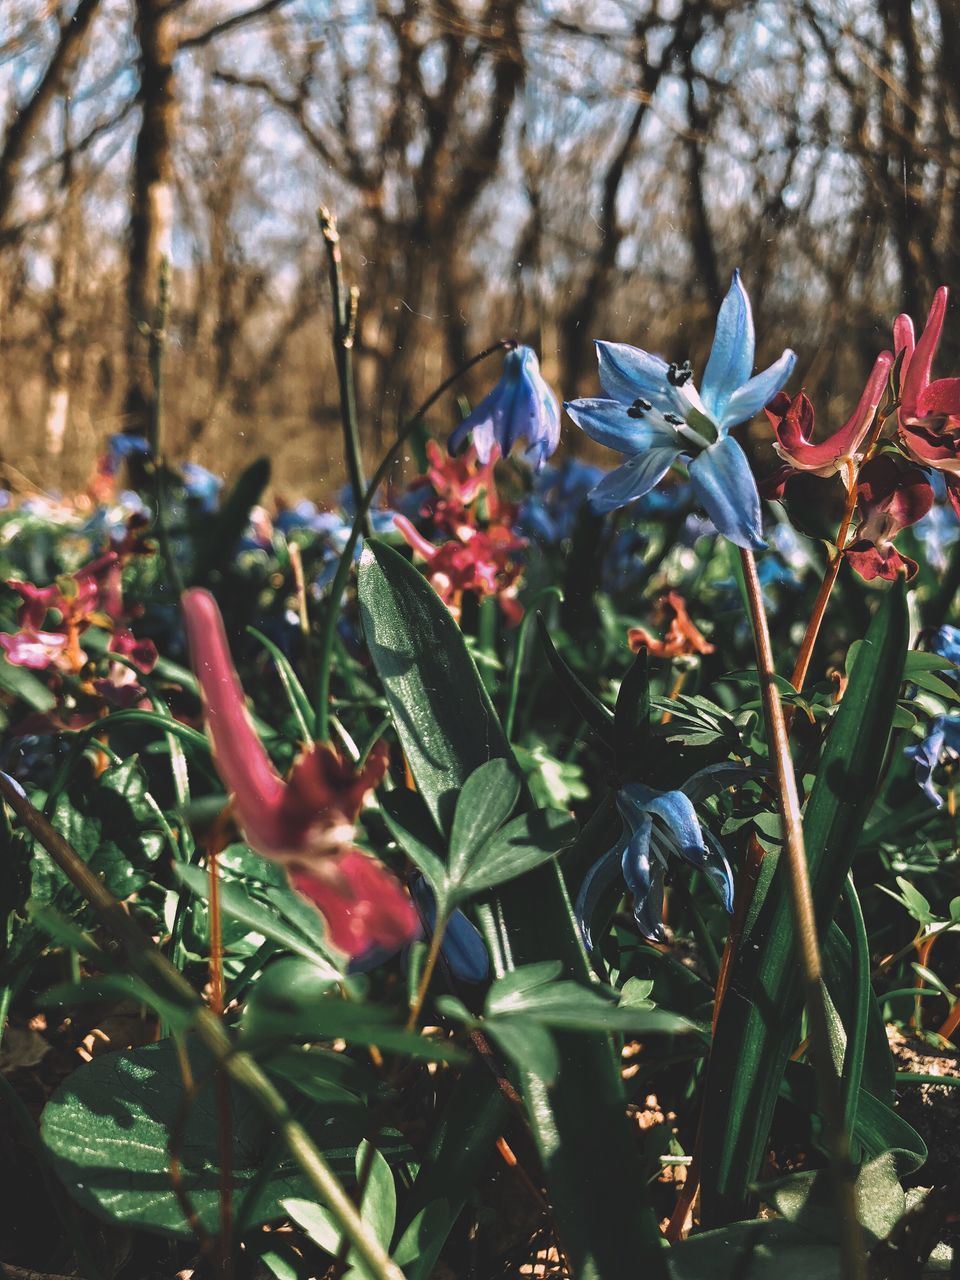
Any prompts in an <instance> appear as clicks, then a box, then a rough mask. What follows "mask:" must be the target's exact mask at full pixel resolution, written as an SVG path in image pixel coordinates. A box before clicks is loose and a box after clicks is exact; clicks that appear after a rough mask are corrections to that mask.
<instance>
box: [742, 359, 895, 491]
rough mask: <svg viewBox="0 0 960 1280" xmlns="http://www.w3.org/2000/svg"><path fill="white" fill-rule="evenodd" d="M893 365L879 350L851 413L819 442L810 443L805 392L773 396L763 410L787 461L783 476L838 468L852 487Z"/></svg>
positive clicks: (810, 425) (827, 472)
mask: <svg viewBox="0 0 960 1280" xmlns="http://www.w3.org/2000/svg"><path fill="white" fill-rule="evenodd" d="M892 367H893V356H892V354H891V353H890V352H889V351H882V352H881V353H880V355H878V356H877V358H876V361H875V362H874V366H873V369H872V370H871V373H870V377H869V378H868V379H867V384H866V386H865V387H864V389H863V392H862V394H861V396H860V399H859V401H858V402H857V407H856V408H855V409H854V411H853V413H852V414H851V415H850V417H849V418H848V419H847V421H846V422H845V423H844V424H843V426H842V427H840V429H839V430H838V431H835V432H834V433H833V435H832V436H829V437H828V438H827V439H826V440H823V441H821V442H820V443H819V444H814V442H813V424H814V413H813V405H812V404H811V402H810V400H809V399H808V397H807V395H806V394H805V392H803V391H801V392H799V394H797V395H796V396H794V398H793V399H792V400H791V399H790V398H789V396H788V395H787V394H786V392H784V391H781V392H780V393H779V394H778V395H777V396H775V397H774V399H773V400H772V401H771V403H770V404H769V405H768V406H767V409H766V413H767V417H768V418H769V419H770V424H771V426H772V427H773V431H774V435H775V436H776V443H775V445H774V446H773V447H774V448H775V449H776V451H777V453H778V454H779V455H780V457H781V458H782V459H783V460H784V462H785V463H786V464H787V467H786V468H784V472H783V473H782V475H783V479H785V478H786V476H787V475H790V474H792V473H793V472H796V471H812V472H813V473H814V475H818V476H831V475H833V474H834V472H837V471H839V472H840V473H841V475H843V477H844V483H845V484H846V485H847V488H850V487H851V485H852V483H853V475H854V468H853V464H854V462H855V461H856V460H857V456H858V450H859V449H860V446H861V445H862V444H863V441H864V439H865V438H866V436H867V433H868V432H869V430H870V428H871V426H872V425H873V421H874V418H875V417H876V413H877V408H878V407H879V405H880V401H881V400H882V399H883V393H884V389H885V387H886V385H887V379H888V378H889V376H890V370H891V368H892ZM778 478H779V476H778Z"/></svg>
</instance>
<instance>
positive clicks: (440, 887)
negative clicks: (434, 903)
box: [380, 787, 447, 899]
mask: <svg viewBox="0 0 960 1280" xmlns="http://www.w3.org/2000/svg"><path fill="white" fill-rule="evenodd" d="M423 808H424V806H423V801H422V800H421V799H420V797H419V796H417V795H415V794H414V792H412V791H407V790H406V788H404V787H395V788H394V789H393V791H387V792H385V793H384V794H383V795H382V796H381V797H380V813H381V816H382V818H383V820H384V822H385V823H386V825H387V829H388V831H389V832H390V834H391V835H392V836H393V838H394V840H396V842H397V844H399V845H400V847H401V848H402V849H403V851H404V853H405V854H406V855H407V857H408V858H409V859H410V861H411V862H412V863H413V864H414V866H416V867H417V869H418V870H420V871H422V872H423V874H424V876H425V877H426V879H427V881H428V882H429V884H430V886H431V888H432V889H433V892H434V895H435V896H436V897H437V898H438V899H439V898H442V897H443V896H444V894H445V892H446V881H447V870H446V867H445V865H444V861H443V855H442V854H441V853H440V852H439V851H438V850H437V849H436V848H435V847H434V845H433V841H435V840H436V830H435V829H434V828H432V824H430V825H431V828H432V829H431V830H430V831H426V830H424V826H425V823H424V822H422V821H421V818H422V817H423V816H424V815H423V814H422V810H423ZM426 821H427V822H429V815H426Z"/></svg>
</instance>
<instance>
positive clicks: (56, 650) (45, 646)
mask: <svg viewBox="0 0 960 1280" xmlns="http://www.w3.org/2000/svg"><path fill="white" fill-rule="evenodd" d="M66 643H67V637H66V636H62V635H59V634H58V633H57V632H55V631H27V630H24V631H16V632H14V633H13V635H10V634H8V633H7V632H3V633H0V646H2V647H3V650H4V652H5V653H6V655H7V661H8V662H11V663H13V665H14V666H15V667H29V668H30V669H31V670H32V671H45V670H46V669H47V667H49V666H50V665H51V664H52V663H54V662H56V660H57V658H58V657H59V655H60V653H61V652H62V651H63V649H64V648H65V646H66Z"/></svg>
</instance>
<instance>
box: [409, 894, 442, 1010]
mask: <svg viewBox="0 0 960 1280" xmlns="http://www.w3.org/2000/svg"><path fill="white" fill-rule="evenodd" d="M446 928H447V917H446V915H445V914H441V912H440V909H439V904H438V907H437V916H436V919H435V920H434V922H433V935H432V937H431V938H430V950H429V951H428V952H427V958H426V961H425V962H424V966H423V972H422V973H421V974H420V981H419V982H418V983H417V994H416V996H415V997H414V1001H413V1004H412V1005H411V1006H410V1013H409V1015H408V1017H407V1026H406V1029H407V1031H414V1030H416V1026H417V1022H418V1021H419V1019H420V1013H421V1011H422V1009H423V1002H424V1001H425V1000H426V998H427V991H428V989H429V987H430V980H431V978H432V977H433V973H434V970H435V969H436V967H437V961H438V960H439V959H440V948H441V947H442V946H443V935H444V933H445V932H446Z"/></svg>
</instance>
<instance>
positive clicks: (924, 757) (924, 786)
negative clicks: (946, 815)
mask: <svg viewBox="0 0 960 1280" xmlns="http://www.w3.org/2000/svg"><path fill="white" fill-rule="evenodd" d="M903 754H904V755H905V756H909V758H910V759H911V760H912V761H913V765H914V777H915V778H916V780H917V786H918V787H919V788H920V790H921V791H922V792H923V794H924V795H925V796H927V797H929V799H930V800H931V801H932V802H933V803H934V804H935V805H936V806H937V808H938V809H940V808H942V806H943V799H942V797H941V796H939V795H938V794H937V792H936V791H935V790H934V787H933V771H934V769H935V768H936V767H937V765H938V764H939V763H940V762H941V761H942V760H954V761H955V760H960V712H957V711H954V712H952V713H951V714H950V715H946V716H937V717H936V718H935V719H934V720H933V721H932V722H931V724H930V732H929V733H928V734H927V736H926V737H925V738H924V740H923V741H922V742H918V743H917V744H916V746H913V747H904V750H903Z"/></svg>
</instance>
